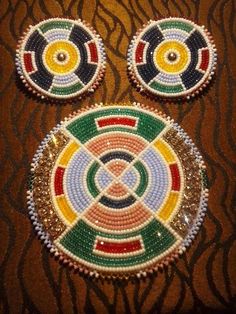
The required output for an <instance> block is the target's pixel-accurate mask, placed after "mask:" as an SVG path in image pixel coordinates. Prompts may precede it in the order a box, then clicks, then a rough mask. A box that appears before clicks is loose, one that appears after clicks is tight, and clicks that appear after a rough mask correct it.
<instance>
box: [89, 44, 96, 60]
mask: <svg viewBox="0 0 236 314" xmlns="http://www.w3.org/2000/svg"><path fill="white" fill-rule="evenodd" d="M88 47H89V51H90V60H91V62H95V63H97V62H98V51H97V47H96V45H95V43H89V44H88Z"/></svg>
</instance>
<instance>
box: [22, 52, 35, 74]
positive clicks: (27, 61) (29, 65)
mask: <svg viewBox="0 0 236 314" xmlns="http://www.w3.org/2000/svg"><path fill="white" fill-rule="evenodd" d="M24 65H25V69H26V71H27V72H28V73H31V72H34V71H35V68H34V66H33V62H32V54H31V52H25V53H24Z"/></svg>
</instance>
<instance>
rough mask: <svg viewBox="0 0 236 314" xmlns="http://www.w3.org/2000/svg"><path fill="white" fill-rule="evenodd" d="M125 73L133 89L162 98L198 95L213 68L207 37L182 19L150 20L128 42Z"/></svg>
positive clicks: (211, 44) (211, 45)
mask: <svg viewBox="0 0 236 314" xmlns="http://www.w3.org/2000/svg"><path fill="white" fill-rule="evenodd" d="M127 58H128V73H129V76H130V79H131V81H132V82H133V83H134V84H135V86H136V87H137V89H138V90H139V91H141V92H143V93H145V94H147V95H149V96H154V97H162V98H164V99H165V98H166V99H170V98H172V99H179V98H187V99H189V98H190V97H192V96H194V95H196V94H198V93H199V92H200V91H202V89H203V88H205V86H206V85H207V84H208V83H209V81H210V80H211V79H212V76H213V75H214V72H215V68H216V60H217V54H216V48H215V44H214V42H213V39H212V36H211V34H210V33H209V32H208V30H207V29H206V28H205V27H204V26H199V25H197V24H195V23H193V22H192V21H189V20H187V19H183V18H176V17H170V18H165V19H161V20H157V21H153V20H150V21H149V22H148V24H146V25H144V26H143V28H142V29H140V30H139V31H138V32H137V33H136V35H135V36H134V37H133V39H132V40H131V43H130V46H129V49H128V57H127Z"/></svg>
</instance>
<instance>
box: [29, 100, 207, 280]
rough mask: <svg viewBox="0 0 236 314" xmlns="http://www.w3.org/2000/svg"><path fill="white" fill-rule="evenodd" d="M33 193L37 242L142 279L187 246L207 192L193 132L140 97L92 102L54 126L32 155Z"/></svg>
mask: <svg viewBox="0 0 236 314" xmlns="http://www.w3.org/2000/svg"><path fill="white" fill-rule="evenodd" d="M27 194H28V195H27V197H28V207H29V214H30V216H31V219H32V221H33V225H34V227H35V229H36V231H37V232H38V234H39V237H40V239H42V240H43V241H44V242H45V244H46V246H47V247H48V248H49V249H50V251H51V252H52V253H54V254H55V255H56V256H58V257H59V259H60V260H61V261H63V263H65V264H68V265H69V266H70V267H72V268H74V269H76V270H78V271H80V272H84V273H85V274H89V275H90V276H93V277H96V278H97V277H99V276H102V277H112V278H116V277H120V278H128V277H129V276H137V277H138V278H139V277H141V276H146V275H147V273H152V272H153V271H157V270H158V269H159V268H163V267H164V266H165V265H168V264H169V262H171V261H174V260H175V259H176V258H178V256H179V255H180V254H182V253H183V252H184V251H185V250H186V248H187V247H188V246H189V245H190V244H191V242H192V240H193V238H194V237H195V235H196V234H197V232H198V230H199V227H200V225H201V223H202V221H203V217H204V215H205V212H206V209H207V198H208V189H207V186H206V170H205V165H204V162H203V160H202V157H201V155H200V154H199V152H198V150H197V149H196V147H195V146H194V144H193V142H192V141H191V139H190V138H189V137H188V136H187V134H186V133H185V132H184V131H183V130H182V129H181V128H180V127H179V126H178V125H177V124H176V123H174V122H173V120H171V119H170V118H169V117H166V116H165V115H163V114H161V113H160V112H158V111H156V110H151V109H148V108H145V106H143V105H140V104H136V103H134V104H131V105H125V106H124V105H121V104H115V105H114V106H103V105H95V106H94V107H93V108H92V110H91V108H89V109H83V110H80V111H78V112H77V113H75V114H73V115H71V116H70V117H69V118H67V119H65V121H64V122H61V123H60V124H58V125H57V127H55V128H54V129H53V130H52V131H51V132H50V134H49V135H47V136H46V138H45V139H44V140H43V141H42V143H41V145H40V147H39V149H38V150H37V152H36V154H35V156H34V158H33V162H32V164H31V176H30V184H29V190H28V192H27Z"/></svg>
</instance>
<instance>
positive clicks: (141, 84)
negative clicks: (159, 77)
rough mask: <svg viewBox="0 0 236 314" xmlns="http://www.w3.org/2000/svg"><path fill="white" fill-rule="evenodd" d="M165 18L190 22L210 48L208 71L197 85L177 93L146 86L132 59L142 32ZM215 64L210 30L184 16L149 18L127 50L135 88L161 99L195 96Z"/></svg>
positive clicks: (211, 76)
mask: <svg viewBox="0 0 236 314" xmlns="http://www.w3.org/2000/svg"><path fill="white" fill-rule="evenodd" d="M166 20H173V21H175V20H176V21H177V20H178V21H179V20H180V21H183V22H185V23H186V22H188V23H190V24H192V26H193V27H194V28H195V29H197V30H198V31H199V32H200V33H201V34H202V35H203V36H204V38H205V40H206V42H207V44H208V47H209V50H210V59H211V60H210V62H209V63H211V66H209V68H208V71H207V72H206V73H205V75H204V76H203V77H202V79H201V80H200V81H199V82H198V84H197V85H195V86H194V87H192V88H191V89H188V90H186V89H185V90H184V91H182V92H179V93H175V94H172V95H171V94H167V93H162V92H159V91H155V90H154V89H152V88H151V87H149V86H148V84H146V83H145V82H144V81H143V79H142V78H141V76H140V75H139V73H138V71H137V69H136V65H135V64H136V62H135V59H134V52H135V48H136V45H137V42H138V41H139V40H140V38H141V36H142V35H143V33H144V32H146V31H147V30H148V29H149V28H151V27H152V26H153V25H156V24H157V23H159V22H162V21H166ZM216 64H217V49H216V46H215V44H214V41H213V37H212V35H211V34H210V32H209V31H208V30H207V28H206V27H205V26H204V25H202V26H200V25H197V24H196V23H194V22H193V21H190V20H188V19H185V18H179V17H169V18H164V19H159V20H149V21H148V22H147V23H146V24H144V25H143V27H142V28H140V29H139V30H138V31H137V33H136V34H135V35H134V36H133V38H132V40H131V42H130V45H129V48H128V52H127V69H128V75H129V77H130V80H131V81H132V83H134V85H135V86H136V88H137V90H139V91H140V92H143V93H144V94H146V95H147V96H149V97H151V98H155V97H157V98H163V99H167V100H170V99H172V100H176V99H177V100H178V99H183V98H185V99H187V100H189V99H191V98H192V97H195V96H196V95H198V94H199V93H200V92H202V90H203V89H204V88H205V87H206V86H207V85H208V84H209V83H210V81H211V80H212V78H213V76H214V74H215V70H216Z"/></svg>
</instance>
